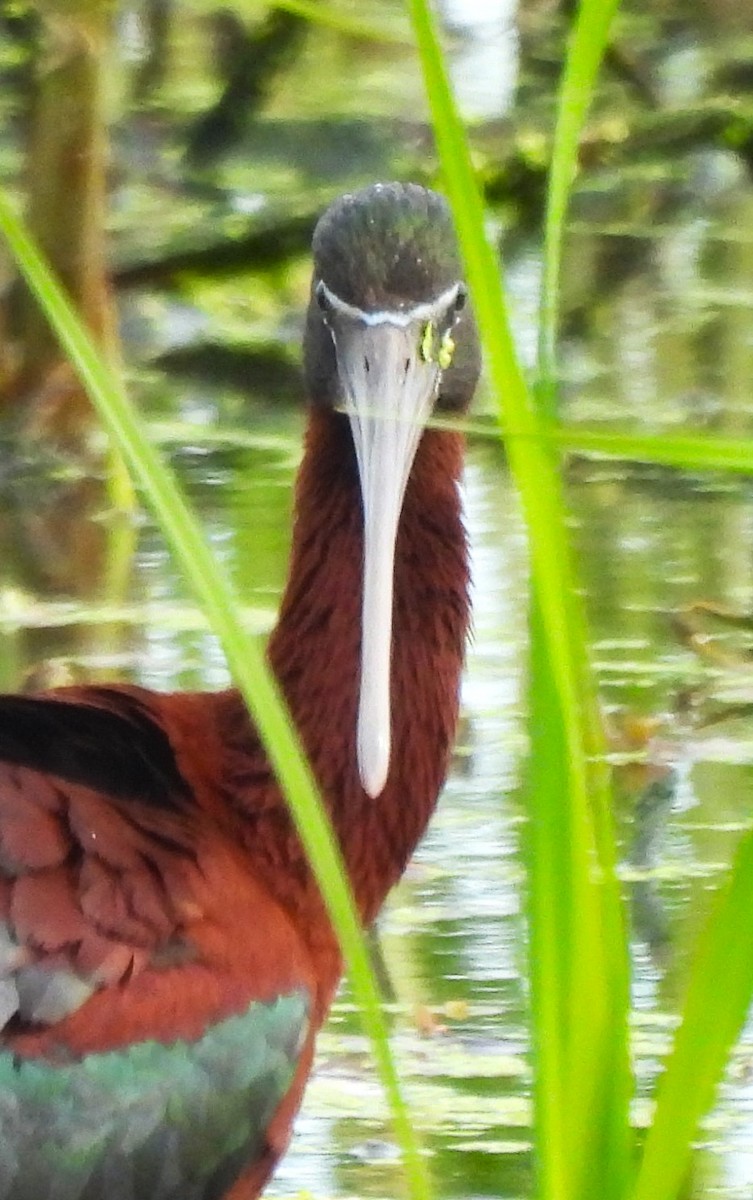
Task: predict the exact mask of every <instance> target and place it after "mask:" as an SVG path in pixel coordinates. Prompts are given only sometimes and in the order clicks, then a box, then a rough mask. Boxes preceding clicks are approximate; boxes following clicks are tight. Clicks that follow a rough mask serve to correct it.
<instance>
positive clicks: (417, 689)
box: [233, 408, 469, 921]
mask: <svg viewBox="0 0 753 1200" xmlns="http://www.w3.org/2000/svg"><path fill="white" fill-rule="evenodd" d="M461 466H462V438H461V437H460V435H459V434H455V433H449V432H444V431H442V432H439V431H436V430H429V431H427V432H425V433H424V435H423V438H422V441H421V445H420V447H419V450H418V454H417V456H416V459H415V462H414V465H413V470H412V473H411V478H410V482H409V484H408V489H407V492H406V496H405V501H404V507H403V512H402V516H401V520H400V528H399V535H398V544H397V554H396V563H395V602H394V606H395V624H394V640H393V678H392V698H393V737H394V744H393V761H392V764H391V767H390V773H389V777H388V780H387V785H386V787H385V789H384V792H383V793H382V794H381V795H380V796H379V797H377V798H376V799H371V798H370V797H368V796H367V795H366V794H365V793H364V791H363V789H362V787H361V783H360V780H359V776H358V770H357V765H356V760H355V753H354V748H353V728H354V724H355V714H356V708H357V695H358V673H359V666H358V664H359V650H360V603H361V576H362V555H363V534H362V516H361V509H360V493H359V487H358V477H357V471H356V464H355V459H354V452H353V446H352V441H351V436H350V431H349V429H348V426H347V423H346V421H345V420H344V419H343V417H342V416H341V415H339V414H336V413H333V412H332V411H330V410H326V409H320V408H314V409H312V411H311V415H310V419H309V427H308V432H307V441H306V453H305V456H304V461H303V463H302V466H301V471H300V475H299V479H298V487H297V495H296V513H295V524H294V533H293V547H292V557H291V565H290V572H289V580H288V585H287V588H286V590H285V595H284V597H283V601H282V606H281V610H280V618H279V622H278V625H277V627H276V629H275V631H274V632H273V634H272V637H271V640H270V644H269V660H270V664H271V666H272V668H273V669H274V671H275V673H276V675H277V677H278V679H279V681H280V684H281V686H282V688H283V691H284V692H285V695H286V698H287V701H288V703H289V705H290V708H291V710H292V713H293V716H294V718H295V721H296V723H297V725H298V728H299V730H300V733H301V736H302V739H303V742H304V745H305V748H306V750H307V752H308V754H309V756H310V758H311V761H312V764H313V767H314V771H315V774H316V777H317V779H318V782H319V785H320V787H321V790H322V793H323V796H324V800H325V803H326V804H327V807H328V809H329V811H330V813H331V816H332V819H333V822H334V825H335V828H336V830H337V833H338V836H339V838H340V842H341V845H342V849H343V853H344V856H345V860H346V864H347V866H348V869H349V872H350V875H351V880H352V883H353V886H354V890H355V893H356V899H357V902H358V905H359V909H360V911H361V914H362V916H363V918H364V920H365V921H370V920H371V919H372V918H373V917H374V915H375V914H376V912H377V910H378V908H379V906H380V904H381V902H382V900H383V899H384V896H385V895H386V893H387V891H388V890H389V888H390V887H391V886H392V885H393V883H395V881H396V880H397V879H398V878H399V876H400V874H401V872H402V870H403V868H404V866H405V863H406V861H407V859H408V858H409V857H410V855H411V853H412V851H413V849H414V847H415V845H416V843H417V842H418V840H419V838H420V837H421V835H422V834H423V831H424V829H425V827H426V824H427V822H428V820H429V818H430V816H431V813H432V812H433V810H434V807H435V805H436V801H437V796H438V793H439V790H440V788H441V785H442V782H443V780H444V777H445V774H446V770H447V763H448V758H449V754H450V751H451V746H452V741H453V736H454V732H455V724H456V719H457V706H458V687H459V680H460V671H461V668H462V663H463V654H464V644H465V638H466V633H467V627H468V619H469V602H468V566H467V551H466V540H465V532H464V529H463V525H462V519H461V505H460V496H459V492H458V479H459V475H460V471H461ZM236 703H238V704H239V703H240V702H239V701H237V702H236ZM235 717H236V721H237V720H239V719H240V720H241V721H243V718H240V717H239V712H238V711H237V710H236V713H235ZM233 723H235V722H233ZM236 728H238V727H237V725H236ZM241 728H242V726H241ZM238 732H239V734H241V730H240V729H239V730H238ZM241 736H242V738H243V740H244V741H246V746H248V742H247V740H246V739H247V738H248V728H247V726H246V733H245V734H241ZM254 740H255V739H254ZM257 756H258V750H257V752H256V754H249V752H248V749H246V751H245V752H244V755H243V757H244V758H245V767H244V770H243V771H242V772H241V773H237V774H236V784H235V788H236V790H237V792H238V794H237V797H236V801H235V802H236V804H237V805H238V806H240V807H242V808H246V806H245V804H244V797H243V792H244V791H245V788H244V783H243V779H244V777H245V778H246V779H247V780H248V783H249V785H250V784H251V783H256V786H255V788H254V793H253V795H252V796H251V795H249V801H250V808H247V809H246V815H247V817H251V825H252V826H255V825H256V822H257V821H258V820H261V821H263V822H264V823H265V824H267V823H271V824H272V825H273V826H274V830H275V833H274V836H272V837H270V836H269V833H267V836H265V837H259V838H256V837H254V839H253V843H254V844H256V845H262V846H263V847H264V852H265V853H266V852H267V848H269V849H270V850H271V849H272V847H273V845H274V844H275V843H280V842H284V844H285V846H286V847H287V851H286V852H289V848H290V826H289V818H287V814H286V813H285V814H283V813H282V811H281V808H280V803H279V802H278V801H277V796H276V795H274V793H276V787H275V785H274V784H272V782H271V780H270V785H269V788H268V789H267V796H266V799H265V800H264V801H262V803H261V805H260V803H259V801H260V793H259V787H258V774H257V773H256V771H255V770H254V768H253V765H252V760H253V759H254V758H255V757H257ZM235 761H236V762H238V759H235ZM239 765H240V764H239ZM249 844H250V843H249ZM250 845H251V844H250ZM297 853H298V854H299V855H300V857H301V860H302V854H303V852H302V851H301V850H300V849H299V850H298V851H297ZM307 875H308V873H307V871H306V870H305V868H304V867H303V865H302V868H301V872H300V879H301V886H302V887H304V888H305V890H308V887H307ZM289 879H290V876H288V882H289ZM270 885H271V886H272V887H274V871H270ZM291 898H292V897H291Z"/></svg>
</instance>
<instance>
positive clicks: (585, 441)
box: [552, 425, 753, 475]
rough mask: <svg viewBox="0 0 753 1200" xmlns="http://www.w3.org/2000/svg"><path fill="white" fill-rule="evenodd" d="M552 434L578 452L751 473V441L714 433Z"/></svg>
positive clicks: (571, 430) (565, 429) (574, 430)
mask: <svg viewBox="0 0 753 1200" xmlns="http://www.w3.org/2000/svg"><path fill="white" fill-rule="evenodd" d="M552 437H553V438H554V440H555V441H556V442H557V443H558V444H559V445H560V446H562V447H563V449H567V450H571V451H574V452H576V453H581V454H596V455H605V456H608V457H610V458H622V459H627V460H632V461H633V462H642V463H655V464H656V465H657V466H664V467H676V468H678V469H680V470H685V471H729V472H732V473H733V474H737V475H753V440H750V439H742V438H724V437H718V436H716V435H715V434H711V433H709V434H701V435H693V434H687V435H686V434H661V435H650V434H631V433H602V432H600V431H598V430H588V429H581V428H579V427H576V426H568V425H561V426H559V427H557V428H556V429H555V430H554V431H553V433H552Z"/></svg>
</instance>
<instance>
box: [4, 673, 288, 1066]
mask: <svg viewBox="0 0 753 1200" xmlns="http://www.w3.org/2000/svg"><path fill="white" fill-rule="evenodd" d="M164 701H165V698H164V697H160V696H157V695H155V694H153V693H149V692H145V691H141V690H140V689H137V688H76V689H72V688H67V689H62V690H61V691H60V692H58V693H55V692H52V693H45V694H43V695H40V696H28V697H27V696H7V697H0V1028H3V1029H5V1030H6V1033H8V1032H13V1031H15V1030H18V1028H19V1027H20V1028H21V1029H22V1030H26V1031H28V1029H29V1028H30V1027H34V1028H36V1029H38V1028H39V1027H48V1026H52V1025H55V1024H56V1023H58V1022H61V1021H63V1020H64V1019H65V1018H66V1017H68V1016H70V1015H71V1014H76V1013H78V1011H79V1010H80V1009H81V1008H82V1006H83V1005H84V1004H85V1002H86V1001H87V1000H89V999H90V997H94V996H96V995H97V994H99V993H100V992H101V991H102V990H106V989H108V988H110V989H111V990H112V989H114V990H112V995H111V996H110V997H108V1007H107V1008H105V1009H103V1010H102V1014H101V1015H100V1017H98V1016H97V1013H98V1012H99V1010H98V1009H96V1008H92V1007H91V1006H90V1008H89V1009H88V1010H87V1014H88V1025H87V1030H86V1034H85V1042H84V1043H81V1041H80V1039H81V1037H84V1031H83V1029H81V1030H79V1031H78V1034H77V1035H76V1037H75V1039H74V1041H76V1042H77V1049H78V1048H80V1049H82V1050H83V1049H86V1048H91V1047H92V1045H93V1044H94V1043H96V1041H97V1039H99V1040H100V1042H101V1043H102V1044H103V1046H107V1045H108V1044H111V1043H112V1041H113V1039H115V1038H119V1039H120V1040H122V1041H127V1040H129V1039H132V1038H134V1037H137V1036H144V1032H143V1031H142V1032H141V1033H140V1031H139V1027H138V1026H139V1022H141V1024H142V1025H143V1026H144V1027H145V1029H146V1033H147V1034H148V1035H151V1036H155V1037H159V1038H164V1037H166V1036H168V1035H169V1034H170V1032H172V1035H173V1036H176V1035H178V1036H180V1035H182V1036H187V1037H190V1036H192V1035H193V1034H198V1033H199V1032H200V1031H201V1030H202V1029H203V1028H205V1027H206V1026H207V1024H210V1023H211V1022H212V1021H214V1020H217V1019H219V1018H221V1017H222V1016H223V1015H227V1013H229V1012H233V1011H239V1010H240V1009H241V1008H242V1007H243V1005H244V1003H245V1002H247V1001H249V1000H252V999H264V1000H273V999H274V998H275V996H278V995H281V994H285V993H286V992H288V991H290V990H291V989H294V988H295V987H296V986H298V984H299V981H301V980H303V979H305V978H306V976H307V970H306V963H305V961H304V960H305V954H303V953H302V951H301V947H300V945H299V944H297V943H298V939H297V935H295V933H294V931H292V930H291V927H290V924H289V921H288V919H287V918H286V917H285V915H284V914H283V913H281V911H280V910H279V909H278V907H277V906H276V905H275V904H274V902H273V901H272V900H271V898H270V897H269V896H267V895H266V894H265V892H264V889H263V888H262V887H261V886H260V884H259V883H258V881H255V880H254V879H253V877H251V878H248V877H247V876H248V875H249V870H248V863H247V862H245V861H244V860H242V859H239V856H238V853H237V850H236V849H235V848H234V847H232V846H228V845H227V844H225V843H224V842H223V840H222V837H221V836H220V835H219V834H218V832H217V830H216V829H213V828H212V826H211V825H209V824H208V823H207V821H206V818H205V815H204V814H202V812H201V811H200V810H199V809H198V807H197V805H196V804H195V802H194V800H193V796H192V790H191V787H190V786H189V784H188V782H187V781H186V779H185V778H184V777H183V775H182V774H181V771H180V769H179V766H178V763H177V761H176V756H175V753H174V748H173V744H172V742H171V740H170V736H169V735H168V733H167V732H166V729H165V723H166V721H165V722H163V721H162V720H161V710H160V704H162V705H164ZM164 711H166V709H164ZM202 822H203V824H202ZM249 913H251V914H252V915H253V918H254V919H253V921H251V920H249ZM275 942H276V943H277V945H276V947H275V948H276V949H277V951H278V957H277V961H278V963H279V964H280V965H279V966H278V965H277V964H276V963H275V960H274V950H273V948H272V947H273V945H274V943H275ZM285 963H286V964H287V966H286V967H284V966H283V965H282V964H285ZM145 972H147V973H149V975H150V979H149V980H148V981H147V984H146V985H144V986H142V987H141V989H140V990H139V987H138V986H137V984H138V981H139V977H140V976H141V975H142V974H144V973H145ZM124 984H128V985H129V986H128V988H124ZM254 988H256V990H255V991H254ZM192 989H193V991H192ZM128 1005H130V1009H129V1008H128ZM100 1008H101V1006H100ZM118 1008H119V1009H122V1011H118V1012H117V1013H116V1011H115V1010H116V1009H118ZM166 1014H170V1016H169V1020H170V1021H171V1022H172V1024H171V1025H170V1026H169V1028H168V1015H166ZM118 1030H120V1032H118Z"/></svg>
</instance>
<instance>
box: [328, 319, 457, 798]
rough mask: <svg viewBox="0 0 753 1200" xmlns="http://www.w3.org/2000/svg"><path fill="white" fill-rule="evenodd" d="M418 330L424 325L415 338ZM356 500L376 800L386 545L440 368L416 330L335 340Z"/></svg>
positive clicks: (381, 748)
mask: <svg viewBox="0 0 753 1200" xmlns="http://www.w3.org/2000/svg"><path fill="white" fill-rule="evenodd" d="M425 327H426V323H425V322H424V328H425ZM335 349H336V353H337V364H338V369H339V373H340V377H341V381H342V384H343V389H344V392H345V411H346V413H347V414H348V417H349V419H350V424H351V429H352V432H353V442H354V445H355V450H356V457H357V461H358V473H359V476H360V482H361V493H362V498H363V524H364V568H363V605H362V615H361V683H360V692H359V705H358V730H357V754H358V770H359V773H360V776H361V783H362V784H363V787H364V790H365V791H366V792H367V793H368V794H369V795H370V796H372V797H376V796H378V795H379V794H380V792H381V791H382V790H383V788H384V785H385V783H386V780H387V775H388V772H389V765H390V722H391V716H390V660H391V656H392V602H393V577H394V565H395V542H396V539H397V528H398V522H399V519H400V510H401V508H402V503H403V497H404V495H405V488H406V484H407V482H408V476H409V475H410V470H411V466H412V465H413V459H414V457H415V454H416V449H417V448H418V443H419V441H420V438H421V434H422V432H423V429H424V426H425V424H426V422H427V420H428V418H429V416H430V414H431V411H432V407H433V404H434V399H435V396H436V391H437V386H438V382H439V376H440V373H441V372H440V367H439V366H438V364H437V362H436V361H431V359H432V357H433V356H432V355H430V354H426V353H425V345H424V344H422V323H421V322H420V321H410V322H401V323H398V321H395V322H393V321H391V320H389V317H388V315H387V314H384V317H383V319H381V320H380V321H379V322H374V323H372V324H369V323H367V322H366V321H352V322H348V324H347V327H346V328H344V329H343V328H340V329H339V330H338V333H337V336H336V338H335Z"/></svg>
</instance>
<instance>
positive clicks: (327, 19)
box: [273, 0, 412, 49]
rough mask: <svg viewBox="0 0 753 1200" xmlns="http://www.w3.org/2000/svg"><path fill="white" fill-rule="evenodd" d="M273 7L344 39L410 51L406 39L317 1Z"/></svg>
mask: <svg viewBox="0 0 753 1200" xmlns="http://www.w3.org/2000/svg"><path fill="white" fill-rule="evenodd" d="M273 7H274V8H280V9H283V10H284V11H285V12H289V13H292V14H293V15H294V16H298V17H303V18H304V19H305V20H307V21H310V22H311V23H312V25H324V26H326V27H327V28H328V29H334V30H335V31H336V32H337V33H342V34H344V35H345V36H346V37H352V38H358V40H359V41H368V42H375V43H376V44H377V45H379V43H384V44H386V45H392V46H402V47H404V48H407V49H412V43H411V41H410V39H409V38H408V37H405V36H403V35H401V34H399V33H392V32H391V31H390V30H389V29H383V28H381V26H379V25H377V24H375V23H374V22H370V21H358V20H354V19H353V17H350V16H346V15H345V13H341V12H338V11H337V9H336V8H331V7H329V6H328V5H326V4H321V3H318V2H317V0H275V3H274V5H273Z"/></svg>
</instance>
